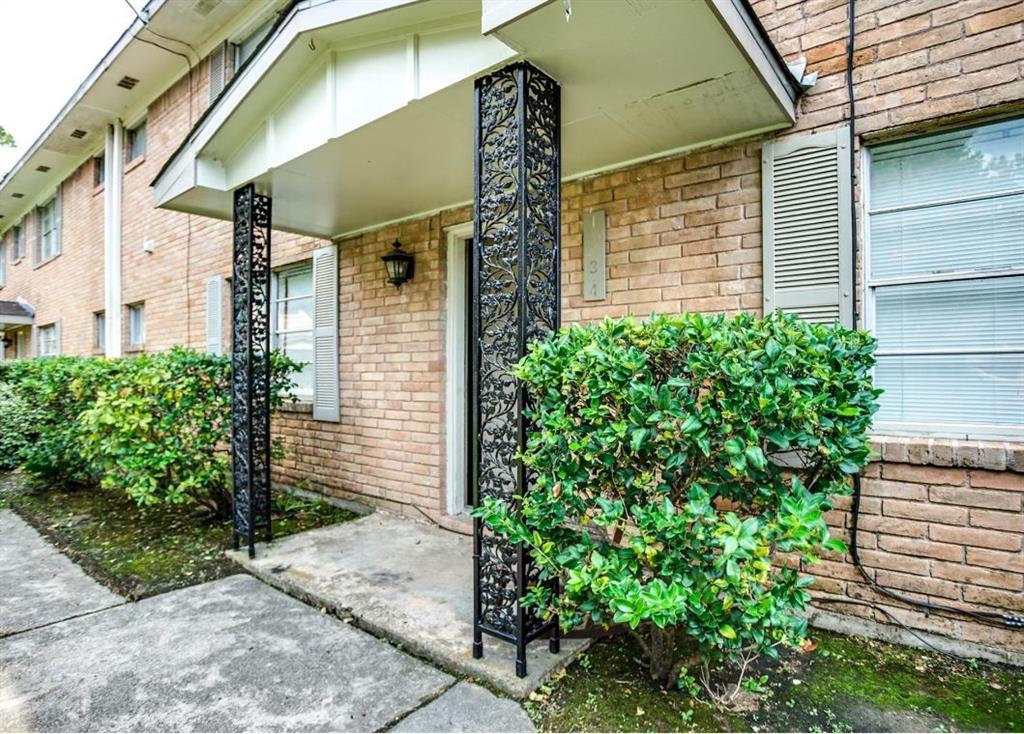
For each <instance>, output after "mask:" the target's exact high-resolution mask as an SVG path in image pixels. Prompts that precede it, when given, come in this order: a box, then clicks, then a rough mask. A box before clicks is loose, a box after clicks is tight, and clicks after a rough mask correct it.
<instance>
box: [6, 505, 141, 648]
mask: <svg viewBox="0 0 1024 734" xmlns="http://www.w3.org/2000/svg"><path fill="white" fill-rule="evenodd" d="M123 603H124V599H122V598H121V597H120V596H117V595H116V594H112V593H111V592H109V591H107V589H106V588H104V587H103V586H100V585H99V584H98V583H96V582H95V581H93V580H92V579H91V578H89V577H88V576H86V575H85V572H84V571H82V569H80V568H79V567H78V566H76V565H75V564H74V563H72V562H71V561H70V560H69V559H68V558H67V556H65V555H64V554H63V553H61V552H60V551H58V550H57V549H56V548H54V547H53V546H52V545H50V544H49V543H48V542H47V541H46V540H45V539H44V538H43V537H42V536H41V535H39V533H37V532H36V531H35V530H33V529H32V528H31V527H30V526H29V525H28V524H27V523H26V522H25V521H24V520H22V519H21V518H20V517H18V516H17V515H15V514H14V513H13V512H11V511H10V510H0V637H5V636H7V635H10V634H13V633H15V632H20V631H23V630H27V629H32V628H33V627H40V626H43V625H47V624H51V623H53V622H59V621H60V620H62V619H68V618H69V617H76V616H79V615H81V614H88V613H90V612H95V611H98V610H100V609H107V608H108V607H112V606H115V605H117V604H123Z"/></svg>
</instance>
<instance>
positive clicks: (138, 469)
mask: <svg viewBox="0 0 1024 734" xmlns="http://www.w3.org/2000/svg"><path fill="white" fill-rule="evenodd" d="M298 367H299V365H297V364H296V363H295V362H292V361H291V360H288V359H287V358H285V357H283V356H281V355H278V354H274V355H273V359H272V361H271V371H272V379H271V397H272V400H271V406H272V407H279V406H280V405H281V404H282V402H283V401H284V400H285V399H286V398H287V397H288V396H289V394H290V392H291V389H292V387H293V383H292V381H291V379H290V375H291V374H292V373H293V372H294V371H295V370H296V369H298ZM0 386H4V388H5V389H6V390H9V391H10V392H11V393H12V395H14V396H16V399H17V400H19V401H20V404H21V405H23V406H24V407H25V410H26V411H27V412H28V414H29V415H31V416H32V421H33V423H32V426H33V428H34V430H31V431H26V432H25V433H24V434H21V435H24V436H26V437H27V438H28V439H29V440H27V441H25V442H24V445H23V446H22V448H21V449H20V453H19V454H18V458H19V459H22V460H23V461H24V466H25V469H26V470H27V471H29V472H31V473H33V474H35V475H37V476H39V477H41V478H43V479H48V480H51V481H60V482H62V483H65V484H67V483H72V482H77V483H95V482H100V483H102V484H103V486H106V487H116V488H119V489H122V490H124V491H125V492H127V493H128V495H129V496H131V497H132V498H134V499H135V500H136V501H137V502H138V503H139V504H155V503H159V502H169V503H185V502H194V503H197V504H199V505H203V506H206V507H208V508H210V509H211V510H213V511H214V512H216V513H217V514H219V515H222V516H226V515H227V514H228V513H229V512H230V508H231V495H230V487H229V483H228V482H229V476H228V472H229V467H230V453H229V450H228V449H229V446H228V442H229V439H230V435H231V362H230V358H229V357H221V356H213V355H209V354H202V353H198V352H195V351H193V350H188V349H181V348H176V349H173V350H171V351H170V352H166V353H161V354H152V355H142V356H138V357H132V358H123V359H105V358H83V357H56V358H41V359H33V360H26V361H19V362H10V363H4V364H3V367H2V368H0ZM3 415H4V414H2V413H0V429H3V430H5V433H6V432H7V429H8V426H9V425H13V424H12V423H9V422H7V421H5V419H4V417H3ZM5 455H6V452H5ZM14 463H16V461H15V462H14Z"/></svg>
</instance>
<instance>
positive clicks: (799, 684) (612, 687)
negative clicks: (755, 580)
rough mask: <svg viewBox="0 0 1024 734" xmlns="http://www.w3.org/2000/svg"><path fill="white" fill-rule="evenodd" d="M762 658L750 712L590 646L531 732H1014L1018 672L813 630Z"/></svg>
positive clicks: (1022, 691)
mask: <svg viewBox="0 0 1024 734" xmlns="http://www.w3.org/2000/svg"><path fill="white" fill-rule="evenodd" d="M812 634H813V638H814V640H815V642H817V643H818V649H817V651H816V652H812V653H799V652H790V653H786V654H785V655H784V656H783V659H782V660H781V661H780V662H778V663H769V662H762V663H761V664H760V665H759V666H758V669H757V670H755V671H754V672H753V674H752V676H753V677H754V678H759V677H760V676H766V678H765V679H764V680H765V682H764V691H763V692H762V693H761V694H760V697H759V700H758V701H757V702H756V704H755V706H753V707H752V710H750V711H746V712H743V713H738V712H719V711H716V710H715V708H714V707H713V706H711V705H709V704H708V703H707V702H705V701H704V700H701V699H699V698H698V699H695V698H693V697H692V696H690V695H689V694H687V693H685V692H683V691H666V690H663V689H662V688H660V687H659V686H656V685H654V684H653V683H652V682H651V681H650V680H648V679H647V677H646V675H645V673H644V668H643V667H642V666H641V665H639V664H638V663H637V662H636V660H637V659H638V658H639V656H640V653H639V650H638V649H637V648H636V647H635V645H634V643H633V642H632V640H628V639H623V638H611V639H607V640H601V641H598V642H596V643H595V644H594V645H593V646H592V647H591V648H590V650H589V651H588V652H587V653H586V654H585V655H584V656H583V657H582V658H581V659H580V660H579V661H577V662H576V663H574V664H573V665H572V666H571V667H570V668H569V669H568V670H567V671H565V672H564V674H562V676H561V677H560V678H559V679H558V680H557V681H556V682H554V683H552V684H551V685H549V686H548V687H546V688H545V689H542V690H541V691H540V692H539V695H535V696H534V700H532V701H530V702H528V704H527V710H528V712H529V713H530V715H531V717H532V718H533V719H534V721H535V723H536V724H537V728H538V729H539V730H541V731H806V732H822V731H940V732H941V731H1006V732H1011V731H1022V730H1024V670H1022V669H1019V668H1012V667H1009V666H1001V665H993V664H989V663H984V662H980V661H973V660H963V661H960V660H952V659H950V658H947V657H945V656H942V655H939V654H937V653H930V652H924V651H921V650H917V649H913V648H908V647H903V646H901V645H892V644H887V643H883V642H876V641H873V640H865V639H861V638H857V637H847V636H844V635H839V634H834V633H829V632H824V631H820V630H814V631H813V633H812Z"/></svg>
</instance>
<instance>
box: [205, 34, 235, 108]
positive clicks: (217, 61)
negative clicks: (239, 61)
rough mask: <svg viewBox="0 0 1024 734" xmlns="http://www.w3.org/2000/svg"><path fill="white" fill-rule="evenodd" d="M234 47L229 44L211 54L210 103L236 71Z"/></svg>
mask: <svg viewBox="0 0 1024 734" xmlns="http://www.w3.org/2000/svg"><path fill="white" fill-rule="evenodd" d="M234 62H235V58H234V47H233V46H232V45H231V44H230V43H229V42H228V41H224V43H222V44H220V45H219V46H217V48H215V49H213V51H211V52H210V102H211V103H212V102H213V101H214V100H215V99H217V97H218V96H220V93H221V92H222V91H223V90H224V87H225V86H227V83H228V82H229V81H231V77H232V76H233V75H234V71H235V63H234Z"/></svg>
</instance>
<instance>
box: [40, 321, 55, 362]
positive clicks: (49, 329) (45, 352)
mask: <svg viewBox="0 0 1024 734" xmlns="http://www.w3.org/2000/svg"><path fill="white" fill-rule="evenodd" d="M44 334H46V335H52V337H53V344H52V347H53V351H50V350H49V348H48V347H49V346H50V345H49V344H47V348H46V349H44V347H43V345H44V344H46V343H47V342H44ZM45 338H46V339H47V340H48V339H49V336H47V337H45ZM36 354H37V355H38V356H40V357H56V356H57V355H59V354H60V332H59V331H58V329H57V324H56V323H52V324H44V325H43V326H40V327H39V329H38V333H37V334H36Z"/></svg>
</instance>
